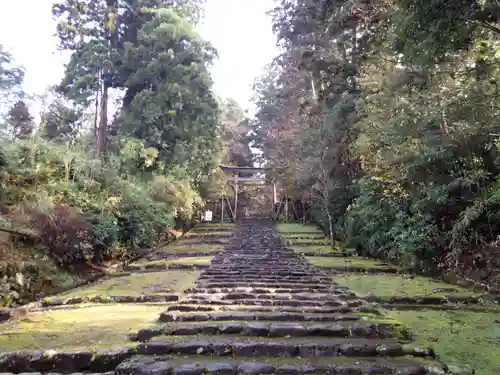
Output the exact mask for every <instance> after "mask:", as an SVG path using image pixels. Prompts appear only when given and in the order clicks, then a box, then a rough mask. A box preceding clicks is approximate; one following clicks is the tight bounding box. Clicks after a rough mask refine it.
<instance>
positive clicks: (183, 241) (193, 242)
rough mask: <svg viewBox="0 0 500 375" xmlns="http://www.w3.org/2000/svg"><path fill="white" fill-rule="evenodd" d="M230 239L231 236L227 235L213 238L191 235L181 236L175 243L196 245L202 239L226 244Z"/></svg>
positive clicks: (201, 242) (201, 241)
mask: <svg viewBox="0 0 500 375" xmlns="http://www.w3.org/2000/svg"><path fill="white" fill-rule="evenodd" d="M230 240H231V238H230V237H229V236H228V237H218V238H214V239H211V238H203V237H196V236H193V237H185V238H181V239H179V240H178V241H177V242H176V244H177V245H178V246H183V245H198V244H203V242H204V241H207V242H208V241H217V242H220V243H222V244H226V243H229V241H230Z"/></svg>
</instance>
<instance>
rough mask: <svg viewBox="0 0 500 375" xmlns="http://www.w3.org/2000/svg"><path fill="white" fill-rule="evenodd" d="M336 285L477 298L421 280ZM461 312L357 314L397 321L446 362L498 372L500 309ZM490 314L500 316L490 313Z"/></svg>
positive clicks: (381, 292)
mask: <svg viewBox="0 0 500 375" xmlns="http://www.w3.org/2000/svg"><path fill="white" fill-rule="evenodd" d="M333 280H334V282H336V283H338V284H340V285H343V286H347V287H349V288H350V289H351V291H353V292H354V293H356V294H358V295H360V296H366V295H377V296H381V297H385V296H394V295H407V296H472V295H474V294H475V293H474V292H473V291H471V290H468V289H465V288H462V287H460V286H456V285H451V284H446V283H443V282H439V281H436V280H433V279H431V278H427V277H423V276H415V277H414V278H408V277H405V276H401V275H392V274H391V275H359V274H358V275H343V276H337V277H334V278H333ZM462 309H463V310H462V311H460V310H453V311H443V310H433V309H422V310H421V309H419V310H416V311H411V310H405V311H395V310H391V311H386V314H387V315H386V316H383V317H376V316H372V315H371V314H359V315H363V316H366V317H367V319H369V321H372V319H375V321H376V320H377V319H380V318H382V319H384V320H385V319H395V320H396V321H399V322H400V323H401V324H403V326H405V327H406V328H407V329H408V330H409V331H410V332H412V333H413V335H414V338H415V342H416V343H417V344H421V345H422V346H432V347H433V348H434V350H435V351H436V353H437V354H438V356H439V359H440V360H441V361H443V362H444V363H448V364H454V365H458V366H461V367H470V368H473V369H475V370H476V374H478V375H493V374H498V373H500V323H498V322H499V321H500V320H499V319H500V308H498V307H495V306H490V309H489V310H490V311H489V312H481V311H473V310H469V309H468V307H466V306H464V307H463V308H462ZM491 309H493V310H495V309H497V310H498V311H493V312H492V311H491Z"/></svg>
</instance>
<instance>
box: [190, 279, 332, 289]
mask: <svg viewBox="0 0 500 375" xmlns="http://www.w3.org/2000/svg"><path fill="white" fill-rule="evenodd" d="M331 285H333V284H332V283H331V282H330V283H290V282H288V283H279V282H266V283H263V282H242V281H240V282H228V281H221V282H217V281H197V282H196V286H197V287H198V288H209V289H210V288H243V287H249V288H313V289H316V288H319V289H321V288H329V287H330V286H331Z"/></svg>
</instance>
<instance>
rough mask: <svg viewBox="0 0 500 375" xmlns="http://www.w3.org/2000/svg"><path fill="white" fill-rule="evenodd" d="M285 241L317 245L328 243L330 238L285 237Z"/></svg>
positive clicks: (287, 242)
mask: <svg viewBox="0 0 500 375" xmlns="http://www.w3.org/2000/svg"><path fill="white" fill-rule="evenodd" d="M284 242H285V243H286V244H288V245H301V244H306V245H310V244H315V245H317V246H326V245H328V239H326V238H321V239H312V238H309V239H306V238H304V239H293V238H286V239H284Z"/></svg>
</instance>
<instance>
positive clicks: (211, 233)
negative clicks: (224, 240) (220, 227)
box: [184, 230, 232, 238]
mask: <svg viewBox="0 0 500 375" xmlns="http://www.w3.org/2000/svg"><path fill="white" fill-rule="evenodd" d="M210 236H221V237H231V236H232V233H231V232H228V231H216V230H215V231H207V232H197V231H192V232H188V233H186V234H185V235H184V237H188V238H191V237H199V238H203V237H210Z"/></svg>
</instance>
